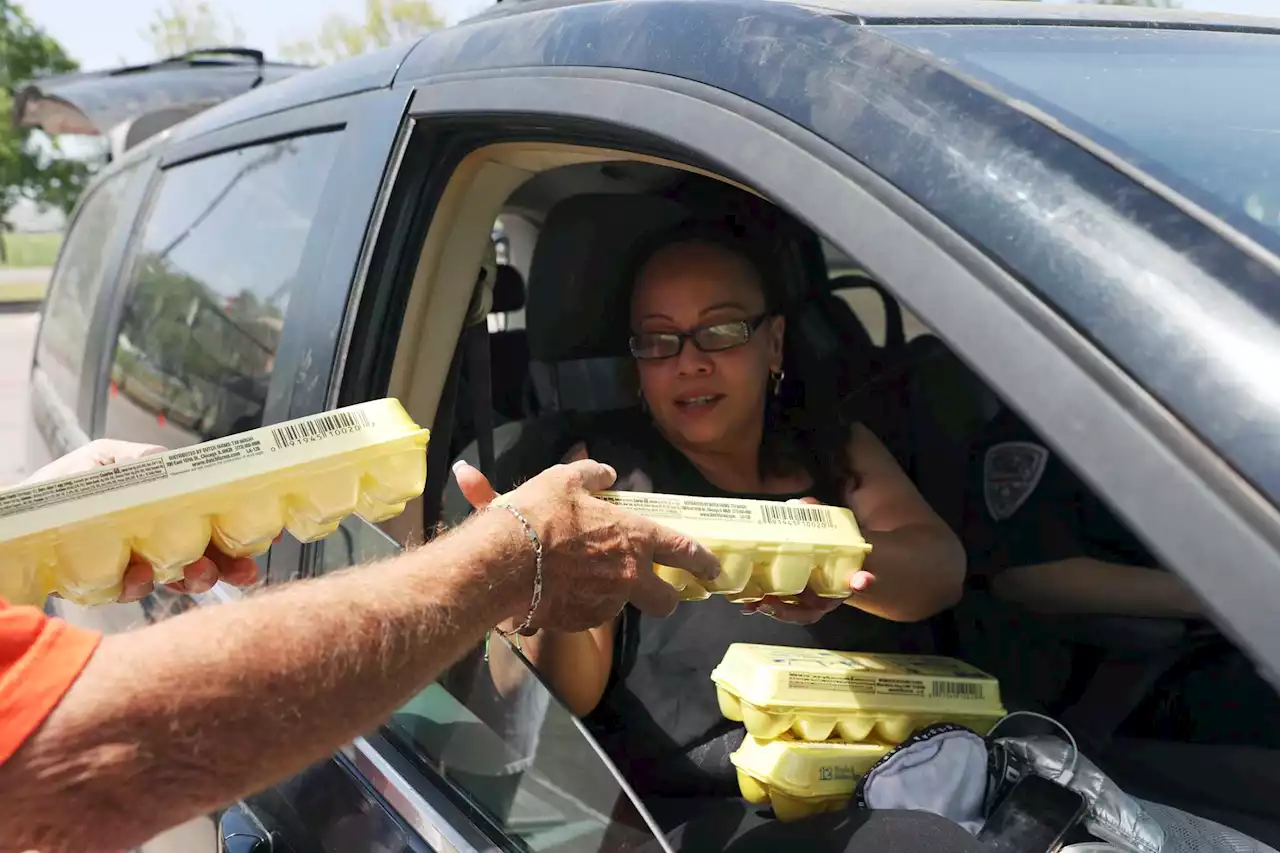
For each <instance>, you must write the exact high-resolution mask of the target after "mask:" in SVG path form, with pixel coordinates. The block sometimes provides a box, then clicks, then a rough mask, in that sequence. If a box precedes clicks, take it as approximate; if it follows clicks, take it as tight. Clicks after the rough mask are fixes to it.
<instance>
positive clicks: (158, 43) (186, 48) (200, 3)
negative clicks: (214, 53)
mask: <svg viewBox="0 0 1280 853" xmlns="http://www.w3.org/2000/svg"><path fill="white" fill-rule="evenodd" d="M139 34H140V35H141V36H142V37H143V38H144V39H146V40H147V42H148V43H150V45H151V49H152V50H153V51H154V52H155V55H156V57H157V58H159V59H164V58H166V57H169V56H177V55H179V54H183V53H189V52H191V51H193V50H199V49H202V48H214V47H226V46H228V45H238V44H240V43H241V42H243V41H244V30H242V29H240V27H239V25H237V24H236V21H235V18H233V17H232V16H231V14H230V13H229V12H226V11H223V10H220V9H218V8H217V7H215V6H213V5H211V4H209V3H208V2H206V0H169V6H168V8H160V9H156V10H155V12H154V13H152V16H151V23H149V24H147V26H146V29H144V30H141V31H140V33H139Z"/></svg>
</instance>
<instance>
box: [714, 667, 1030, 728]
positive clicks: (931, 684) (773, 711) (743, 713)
mask: <svg viewBox="0 0 1280 853" xmlns="http://www.w3.org/2000/svg"><path fill="white" fill-rule="evenodd" d="M711 680H712V681H714V682H715V684H716V695H717V698H718V699H719V701H720V712H721V713H722V714H724V716H725V717H726V718H727V719H730V720H734V721H736V722H741V723H743V724H744V725H745V726H746V728H747V731H748V732H749V733H750V734H752V735H754V736H755V737H758V738H765V739H768V738H776V737H779V736H781V735H782V734H783V733H785V732H791V733H792V734H793V735H795V736H796V737H797V738H800V739H802V740H807V741H824V740H827V739H828V738H830V737H832V736H833V735H834V736H836V737H839V738H840V739H842V740H846V741H852V742H857V741H864V740H866V739H868V738H870V737H872V736H873V735H874V737H875V738H876V739H878V740H881V741H884V742H885V743H895V744H896V743H901V742H902V741H904V740H906V739H907V738H908V737H910V736H911V733H912V732H914V731H915V730H916V729H919V728H921V727H922V726H928V725H932V724H934V723H942V722H949V723H957V724H959V725H962V726H965V727H967V728H970V729H973V730H974V731H976V732H978V733H979V734H983V735H985V734H986V733H987V732H989V731H990V730H991V728H992V727H993V726H994V725H995V724H996V723H997V722H998V721H999V720H1000V719H1001V718H1002V717H1004V716H1005V714H1006V712H1005V709H1004V707H1003V706H1002V705H1001V703H1000V684H999V682H998V681H996V679H994V678H992V677H991V676H990V675H987V674H986V673H985V672H982V671H981V670H979V669H976V668H974V667H972V666H970V665H969V664H967V663H964V662H962V661H958V660H953V659H951V658H943V657H932V656H926V655H887V654H885V655H882V654H864V653H861V652H832V651H826V650H823V649H797V648H788V647H784V646H762V645H752V644H749V643H734V644H733V645H731V646H729V650H728V651H727V652H726V653H725V656H724V659H723V660H722V661H721V662H720V665H719V666H717V667H716V668H715V669H714V670H713V671H712V673H711Z"/></svg>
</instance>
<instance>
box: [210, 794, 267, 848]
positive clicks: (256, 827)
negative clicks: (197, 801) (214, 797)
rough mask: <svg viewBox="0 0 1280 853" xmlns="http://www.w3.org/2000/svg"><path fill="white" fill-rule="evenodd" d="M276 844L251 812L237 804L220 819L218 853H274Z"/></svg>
mask: <svg viewBox="0 0 1280 853" xmlns="http://www.w3.org/2000/svg"><path fill="white" fill-rule="evenodd" d="M274 849H275V844H273V843H272V840H271V835H270V834H268V833H267V831H266V830H265V829H263V828H262V825H261V824H259V823H258V821H256V820H254V818H253V816H252V815H251V814H250V813H249V811H248V810H247V809H246V808H245V807H244V806H242V805H240V804H238V803H237V804H236V805H234V806H232V807H231V808H230V809H227V811H225V812H223V813H222V817H220V818H218V853H273V851H274Z"/></svg>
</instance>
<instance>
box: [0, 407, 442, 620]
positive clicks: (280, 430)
mask: <svg viewBox="0 0 1280 853" xmlns="http://www.w3.org/2000/svg"><path fill="white" fill-rule="evenodd" d="M427 441H428V432H427V430H425V429H422V428H420V427H419V426H418V425H417V424H416V423H414V422H413V419H412V418H410V417H409V415H408V413H407V412H406V411H405V410H404V407H403V406H401V405H400V403H399V402H398V401H396V400H393V399H384V400H375V401H372V402H368V403H361V404H359V405H356V406H351V407H348V408H344V409H338V410H335V411H332V412H326V413H325V414H322V415H315V416H312V417H308V418H301V419H298V420H294V421H289V422H287V423H282V424H277V425H275V426H271V427H264V428H262V429H257V430H253V431H250V432H244V433H240V434H237V435H233V436H229V437H227V438H222V439H218V440H216V441H210V442H206V443H204V444H197V445H194V446H192V447H186V448H182V449H180V450H172V451H169V452H167V453H163V454H157V455H154V456H147V457H144V458H142V459H137V460H134V461H131V462H125V463H122V464H119V465H111V466H107V467H102V468H96V469H94V470H92V471H89V472H86V473H83V474H77V475H74V476H70V477H64V478H61V479H57V480H50V481H48V482H43V483H35V484H32V485H28V486H22V487H19V488H15V489H8V490H3V491H0V597H3V598H5V599H7V600H8V601H10V602H12V603H32V604H34V603H38V602H40V601H42V600H43V599H44V597H45V596H46V595H49V594H53V593H56V594H58V595H60V596H62V597H63V598H66V599H69V600H71V601H74V602H76V603H79V604H102V603H106V602H110V601H114V600H115V599H116V598H118V597H119V595H120V591H121V579H122V577H123V574H124V570H125V568H126V567H127V566H128V563H129V559H130V554H131V553H136V554H138V555H140V556H141V557H142V558H143V559H145V560H147V561H148V562H150V563H151V565H152V566H153V567H154V569H155V575H156V580H157V582H160V583H168V582H170V581H175V580H181V578H182V575H183V568H184V567H185V566H186V565H187V564H189V563H191V562H193V561H195V560H197V559H199V558H200V556H201V555H203V554H204V552H205V549H206V548H207V547H208V545H209V543H210V541H212V542H214V543H215V544H216V545H217V546H218V547H219V548H220V549H222V550H223V551H224V552H226V553H228V554H230V555H232V556H256V555H258V554H262V553H264V552H265V551H266V550H267V549H268V548H270V547H271V543H272V542H273V541H274V540H275V539H276V538H277V537H278V536H279V535H280V533H281V531H282V530H284V529H287V530H288V531H289V532H290V533H291V534H293V535H294V536H295V537H297V538H298V539H299V540H301V541H303V542H311V541H315V540H317V539H321V538H323V537H325V536H328V535H329V534H330V533H333V532H334V531H335V530H337V528H338V525H339V524H340V523H341V521H342V520H343V519H344V518H346V517H347V516H349V515H351V514H353V513H355V514H358V515H359V516H360V517H361V518H364V519H365V520H366V521H369V522H379V521H384V520H386V519H388V518H391V517H392V516H394V515H397V514H399V513H400V512H402V511H404V507H405V504H406V503H407V502H408V501H410V500H412V499H414V498H416V497H418V496H419V495H421V494H422V490H423V488H424V486H425V484H426V473H427V472H426V464H427V463H426V453H425V452H424V450H425V448H426V446H427Z"/></svg>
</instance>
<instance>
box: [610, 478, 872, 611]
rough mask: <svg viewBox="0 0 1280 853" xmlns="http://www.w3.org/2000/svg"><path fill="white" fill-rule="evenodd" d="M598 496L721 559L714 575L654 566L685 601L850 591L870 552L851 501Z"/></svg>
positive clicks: (834, 595) (837, 594)
mask: <svg viewBox="0 0 1280 853" xmlns="http://www.w3.org/2000/svg"><path fill="white" fill-rule="evenodd" d="M598 497H600V498H603V499H604V500H607V501H610V502H611V503H614V504H617V505H618V506H620V507H622V508H623V509H626V510H628V511H630V512H634V513H636V514H637V515H642V516H645V517H646V518H650V519H653V520H654V521H656V522H658V523H659V524H662V525H664V526H666V527H669V528H671V529H672V530H677V531H679V532H681V533H683V534H685V535H687V536H689V537H691V538H693V539H696V540H697V541H698V542H700V543H701V544H702V545H703V546H704V547H706V548H707V549H709V550H710V551H712V552H713V553H714V554H715V555H716V556H717V557H718V558H719V559H720V575H719V576H718V577H717V578H716V579H715V580H713V581H709V582H706V581H700V580H698V579H697V578H695V577H694V576H693V575H691V574H690V573H689V572H686V571H685V570H684V569H676V568H671V567H669V566H657V567H655V571H656V572H657V573H658V575H659V576H660V577H661V578H662V579H663V580H665V581H666V582H667V583H669V584H671V585H672V586H674V587H675V588H676V589H678V590H679V591H680V597H681V598H682V599H683V600H685V601H699V600H702V599H705V598H709V597H711V596H712V595H723V596H724V597H726V598H728V599H729V600H730V601H733V602H739V603H740V602H747V601H759V600H760V599H762V598H764V597H765V596H766V595H776V596H783V597H786V596H794V595H799V594H800V593H801V592H803V591H804V590H805V589H806V588H808V589H811V590H813V591H814V592H816V593H817V594H818V595H820V596H823V597H824V598H844V597H846V596H848V594H849V578H850V577H852V576H853V574H854V573H855V572H856V571H858V569H860V568H862V562H863V560H865V559H866V556H867V554H868V553H869V552H870V551H871V545H870V544H869V543H868V542H867V541H866V540H865V539H864V538H863V536H862V533H861V532H860V531H859V529H858V523H857V521H856V520H855V519H854V517H853V513H852V512H850V511H849V510H848V509H846V508H845V507H839V506H825V505H819V504H793V503H784V502H781V501H754V500H742V499H738V498H703V497H689V496H685V495H656V494H648V493H641V492H601V493H600V494H599V495H598Z"/></svg>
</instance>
